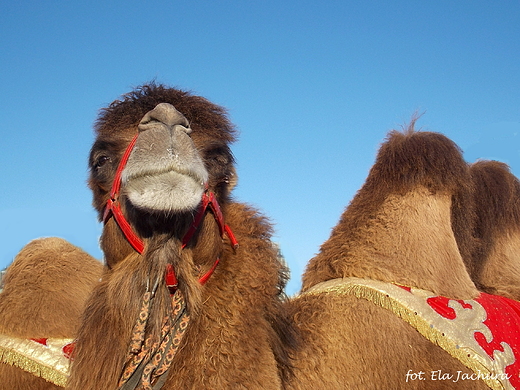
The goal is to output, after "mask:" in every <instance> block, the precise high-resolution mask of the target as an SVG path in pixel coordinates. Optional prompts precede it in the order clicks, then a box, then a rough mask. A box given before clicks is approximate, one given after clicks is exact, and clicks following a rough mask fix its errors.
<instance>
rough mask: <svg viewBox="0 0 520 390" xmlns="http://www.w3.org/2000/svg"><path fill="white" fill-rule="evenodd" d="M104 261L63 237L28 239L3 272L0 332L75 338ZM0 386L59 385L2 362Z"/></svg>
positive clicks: (7, 388)
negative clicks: (3, 283) (27, 242)
mask: <svg viewBox="0 0 520 390" xmlns="http://www.w3.org/2000/svg"><path fill="white" fill-rule="evenodd" d="M102 270H103V266H102V265H101V263H100V262H98V261H97V260H95V259H94V258H93V257H91V256H90V255H88V254H87V253H86V252H84V251H83V250H81V249H80V248H78V247H75V246H73V245H72V244H70V243H68V242H67V241H65V240H63V239H60V238H44V239H38V240H34V241H32V242H30V243H29V244H27V245H26V246H25V247H24V248H23V249H22V250H21V251H20V253H19V254H18V255H17V256H16V258H15V259H14V261H13V263H12V264H11V265H10V267H9V268H8V269H7V272H6V274H5V279H4V282H5V285H4V290H3V291H2V293H1V294H0V313H2V314H1V315H0V333H1V334H3V335H9V336H13V337H17V338H73V337H74V336H75V335H76V332H77V329H78V326H79V318H80V317H81V313H82V312H83V309H84V305H85V302H86V300H87V298H88V296H89V294H90V292H91V291H92V289H93V288H94V285H96V284H97V283H98V282H99V279H100V277H101V273H102ZM0 389H2V390H3V389H5V390H17V389H20V390H27V389H40V390H43V389H59V387H57V386H55V385H53V384H51V383H49V382H46V381H45V380H43V379H41V378H38V377H35V376H33V375H32V374H29V373H26V372H25V371H22V370H20V369H18V368H15V367H13V366H10V365H4V364H0Z"/></svg>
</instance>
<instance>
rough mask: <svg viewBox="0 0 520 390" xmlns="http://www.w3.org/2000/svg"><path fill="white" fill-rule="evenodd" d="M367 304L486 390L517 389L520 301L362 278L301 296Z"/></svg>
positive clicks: (330, 283)
mask: <svg viewBox="0 0 520 390" xmlns="http://www.w3.org/2000/svg"><path fill="white" fill-rule="evenodd" d="M308 294H312V295H320V294H340V295H352V296H355V297H358V298H363V299H367V300H369V301H371V302H373V303H375V304H377V305H379V306H381V307H383V308H385V309H388V310H390V311H392V312H393V313H395V314H396V315H398V316H399V317H400V318H402V319H403V320H405V321H406V322H408V323H409V324H410V325H412V326H413V327H414V328H415V329H417V330H418V331H419V333H421V334H422V335H423V336H424V337H426V338H427V339H428V340H430V341H431V342H433V343H434V344H437V345H439V346H440V347H441V348H443V349H444V350H446V351H447V352H448V353H449V354H450V355H452V356H453V357H455V358H457V359H458V360H460V361H461V362H462V363H463V364H464V365H466V367H468V368H470V369H471V370H473V371H474V372H475V375H474V378H472V379H482V380H483V381H484V382H485V383H486V384H487V385H488V386H489V387H490V388H492V389H497V390H498V389H500V390H505V389H507V390H509V389H520V302H517V301H514V300H511V299H508V298H504V297H499V296H494V295H489V294H485V293H481V294H480V296H479V297H478V298H476V299H475V300H455V299H450V298H446V297H442V296H437V295H436V294H434V293H432V292H429V291H425V290H420V289H416V288H410V287H404V286H398V285H395V284H390V283H386V282H380V281H375V280H368V279H359V278H345V279H334V280H330V281H327V282H323V283H320V284H318V285H316V286H314V287H313V288H311V289H310V290H309V291H307V292H305V293H304V294H303V295H308Z"/></svg>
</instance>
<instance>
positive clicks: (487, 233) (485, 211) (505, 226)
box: [470, 161, 520, 300]
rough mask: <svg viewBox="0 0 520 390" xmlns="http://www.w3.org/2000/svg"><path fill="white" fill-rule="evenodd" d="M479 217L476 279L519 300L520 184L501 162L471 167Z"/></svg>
mask: <svg viewBox="0 0 520 390" xmlns="http://www.w3.org/2000/svg"><path fill="white" fill-rule="evenodd" d="M470 171H471V176H472V178H473V181H474V183H475V189H476V190H475V206H476V212H477V216H476V217H477V218H476V222H475V225H474V226H475V232H474V234H475V236H476V237H477V238H478V239H479V240H480V245H479V246H476V250H475V253H474V257H475V264H476V267H477V268H476V271H475V274H474V275H473V280H474V281H475V283H476V285H477V286H478V287H479V288H480V289H481V290H482V291H485V292H487V293H490V294H496V295H502V296H505V297H508V298H512V299H516V300H520V181H519V180H518V179H517V178H516V177H515V176H514V175H513V174H512V173H511V171H510V170H509V167H508V166H507V165H506V164H504V163H500V162H498V161H479V162H476V163H474V164H472V165H471V166H470Z"/></svg>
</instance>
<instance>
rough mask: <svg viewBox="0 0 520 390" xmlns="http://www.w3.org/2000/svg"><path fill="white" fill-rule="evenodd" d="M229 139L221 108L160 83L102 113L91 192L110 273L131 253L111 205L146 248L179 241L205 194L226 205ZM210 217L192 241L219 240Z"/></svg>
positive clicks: (232, 178)
mask: <svg viewBox="0 0 520 390" xmlns="http://www.w3.org/2000/svg"><path fill="white" fill-rule="evenodd" d="M234 135H235V134H234V129H233V126H232V125H231V124H230V122H229V121H228V119H227V117H226V113H225V111H224V109H222V108H221V107H219V106H216V105H214V104H212V103H210V102H209V101H207V100H206V99H204V98H201V97H198V96H193V95H191V94H189V93H187V92H184V91H180V90H177V89H172V88H167V87H164V86H162V85H155V84H150V85H145V86H142V87H140V88H137V89H136V90H135V91H133V92H131V93H129V94H127V95H124V96H123V97H122V99H121V100H116V101H115V102H113V103H112V104H110V105H109V106H108V107H107V108H105V109H103V110H102V111H101V114H100V116H99V119H98V121H97V124H96V140H95V142H94V145H93V147H92V149H91V153H90V159H89V167H90V179H89V186H90V188H91V189H92V191H93V197H94V200H93V203H94V207H95V208H96V209H97V211H98V213H99V218H100V220H104V222H105V226H104V230H103V234H102V237H101V246H102V249H103V251H104V253H105V260H106V262H107V265H108V266H109V267H111V266H113V265H114V264H116V263H118V262H119V261H121V260H122V259H124V258H125V257H126V256H128V255H129V254H131V253H132V251H133V249H135V245H133V246H134V248H132V240H131V239H130V240H129V239H128V236H126V237H125V234H124V232H125V229H124V228H123V227H122V226H121V223H117V222H118V221H117V218H111V214H112V213H114V214H115V212H114V209H112V208H111V204H112V203H114V202H117V204H118V206H117V207H119V208H120V210H121V214H122V215H123V217H124V220H125V221H127V222H128V225H129V226H130V227H129V230H131V232H132V234H134V235H135V236H136V237H137V238H136V240H139V241H142V242H143V246H146V243H147V242H148V241H149V240H150V239H152V238H156V237H157V236H160V235H162V236H164V235H166V236H168V237H173V238H176V239H177V240H180V241H182V239H183V237H184V236H185V235H186V234H187V232H188V231H189V230H190V226H192V225H193V222H194V218H195V216H196V215H197V211H198V210H199V208H200V207H199V206H200V204H201V202H202V200H203V198H204V196H208V194H210V195H211V196H212V197H214V199H215V200H218V204H220V205H221V207H225V205H226V203H227V202H228V198H229V192H230V190H231V189H232V187H233V186H234V184H235V183H236V175H235V169H234V159H233V155H232V154H231V151H230V149H229V144H230V143H232V142H233V141H234ZM211 219H212V218H205V217H204V220H203V222H204V223H202V225H201V227H200V229H199V228H198V227H197V229H196V230H197V231H196V233H195V235H200V234H202V233H201V232H200V231H203V232H205V233H208V234H209V235H210V236H211V237H213V239H214V240H217V239H219V238H218V237H214V236H215V234H216V233H220V236H222V234H223V230H222V229H223V228H222V226H217V227H216V226H215V223H217V224H218V221H216V222H215V220H213V221H210V220H211ZM199 230H200V231H199ZM220 239H221V238H220ZM205 240H208V237H207V235H205ZM209 240H210V241H211V238H209ZM196 241H197V240H196V237H194V242H195V243H196ZM195 243H190V245H192V246H195ZM214 247H215V245H213V246H212V248H214ZM143 250H144V249H143ZM208 256H209V254H208ZM211 256H216V255H215V254H213V253H212V254H211ZM203 257H204V256H203Z"/></svg>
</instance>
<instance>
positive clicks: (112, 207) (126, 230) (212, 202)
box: [103, 134, 238, 290]
mask: <svg viewBox="0 0 520 390" xmlns="http://www.w3.org/2000/svg"><path fill="white" fill-rule="evenodd" d="M138 136H139V134H136V135H135V137H134V138H133V139H132V141H131V142H130V144H129V145H128V147H127V148H126V150H125V153H124V154H123V157H122V158H121V162H120V163H119V166H118V167H117V171H116V175H115V177H114V183H113V184H112V189H111V191H110V198H109V199H108V200H107V203H106V205H105V211H104V214H103V222H104V223H105V224H106V223H107V222H108V220H109V219H110V217H111V216H113V217H114V219H115V221H116V223H117V224H118V225H119V227H120V228H121V231H122V232H123V234H124V235H125V237H126V239H127V240H128V242H129V243H130V245H132V247H133V248H134V249H135V250H136V251H137V252H138V253H139V254H142V253H143V251H144V243H143V241H142V240H141V239H140V238H139V237H138V236H137V234H136V233H135V232H134V230H133V229H132V227H131V226H130V224H129V223H128V221H127V220H126V218H125V216H124V215H123V212H122V210H121V205H120V203H119V191H120V189H121V174H122V172H123V170H124V168H125V166H126V163H127V162H128V158H129V157H130V153H131V152H132V149H133V148H134V145H135V143H136V141H137V137H138ZM208 207H210V208H211V211H212V212H213V216H214V217H215V220H216V221H217V225H218V228H219V231H220V235H221V236H222V237H223V236H224V234H226V235H227V236H228V238H229V240H230V241H231V246H232V247H233V249H236V248H238V241H237V240H236V238H235V236H234V234H233V232H232V231H231V228H230V227H229V226H228V225H226V224H225V223H224V216H223V215H222V211H221V210H220V206H219V204H218V202H217V198H216V197H215V194H214V193H213V192H210V191H208V188H207V185H206V190H205V191H204V193H203V194H202V202H201V204H200V206H199V209H198V211H197V214H196V215H195V218H194V220H193V224H192V225H191V227H190V228H189V229H188V231H187V232H186V234H185V235H184V237H183V239H182V248H184V247H186V245H187V244H188V242H189V241H190V239H191V238H192V236H193V234H195V232H196V231H197V228H198V226H199V224H200V223H201V221H202V219H203V217H204V215H205V214H206V211H207V209H208ZM218 262H219V259H217V260H216V261H215V263H214V264H213V266H212V267H211V269H210V270H209V271H208V272H207V273H206V274H205V275H204V276H202V278H200V279H199V282H200V283H201V284H204V283H206V281H207V280H208V279H209V277H210V276H211V274H212V273H213V271H214V270H215V268H216V266H217V264H218ZM166 278H167V285H168V287H169V288H170V290H172V288H175V287H176V285H177V280H176V277H175V273H173V267H168V268H167V275H166Z"/></svg>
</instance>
